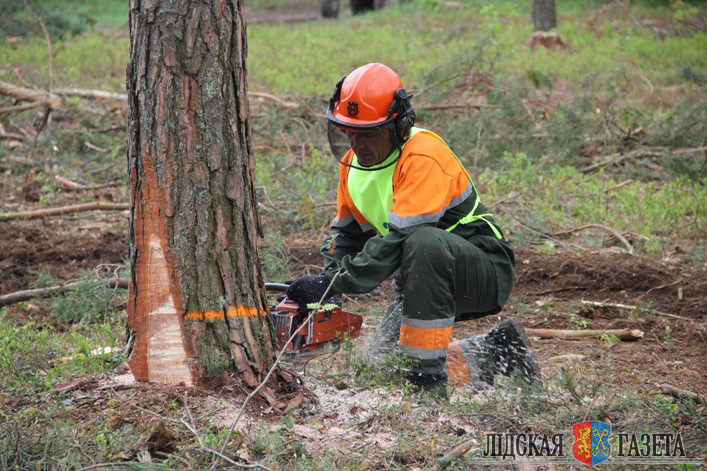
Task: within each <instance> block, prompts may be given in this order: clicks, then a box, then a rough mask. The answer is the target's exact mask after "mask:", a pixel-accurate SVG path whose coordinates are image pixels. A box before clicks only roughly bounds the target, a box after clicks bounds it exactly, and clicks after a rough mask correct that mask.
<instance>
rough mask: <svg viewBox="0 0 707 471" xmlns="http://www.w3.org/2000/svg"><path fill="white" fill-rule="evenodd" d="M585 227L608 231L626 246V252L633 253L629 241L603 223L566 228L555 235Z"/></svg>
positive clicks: (581, 229)
mask: <svg viewBox="0 0 707 471" xmlns="http://www.w3.org/2000/svg"><path fill="white" fill-rule="evenodd" d="M585 229H601V230H602V231H605V232H608V233H609V234H611V235H613V236H614V237H616V238H617V239H619V241H621V243H622V244H624V245H625V246H626V249H627V250H628V253H630V254H633V246H632V245H631V244H630V243H629V241H628V240H626V238H625V237H624V236H622V235H621V234H619V233H618V232H616V231H615V230H613V229H612V228H610V227H607V226H605V225H603V224H585V225H583V226H579V227H573V228H571V229H566V230H564V231H560V232H555V235H556V236H557V235H565V234H572V233H573V232H579V231H583V230H585Z"/></svg>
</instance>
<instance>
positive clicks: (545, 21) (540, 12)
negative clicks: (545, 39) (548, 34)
mask: <svg viewBox="0 0 707 471" xmlns="http://www.w3.org/2000/svg"><path fill="white" fill-rule="evenodd" d="M533 26H534V27H535V31H550V30H551V29H552V28H554V27H556V26H557V11H556V9H555V0H533Z"/></svg>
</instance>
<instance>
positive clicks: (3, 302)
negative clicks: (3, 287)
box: [0, 278, 130, 306]
mask: <svg viewBox="0 0 707 471" xmlns="http://www.w3.org/2000/svg"><path fill="white" fill-rule="evenodd" d="M129 282H130V280H128V279H127V278H118V279H117V280H116V279H112V280H106V281H104V283H105V284H106V285H107V286H108V287H109V288H124V289H127V288H128V284H129ZM79 284H80V282H74V283H67V284H64V285H59V286H51V287H49V288H37V289H28V290H24V291H16V292H14V293H9V294H4V295H2V296H0V306H7V305H10V304H14V303H19V302H22V301H28V300H30V299H36V298H48V297H51V296H55V295H57V294H61V293H66V292H67V291H71V290H72V289H74V288H76V287H77V286H78V285H79Z"/></svg>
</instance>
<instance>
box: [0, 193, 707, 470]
mask: <svg viewBox="0 0 707 471" xmlns="http://www.w3.org/2000/svg"><path fill="white" fill-rule="evenodd" d="M19 187H22V185H19V186H18V188H19ZM6 188H7V187H6ZM29 194H31V192H30V193H29ZM22 195H24V197H26V196H27V195H28V193H27V189H26V187H25V188H20V190H19V191H18V193H17V197H18V198H19V197H23V196H22ZM102 196H104V197H105V196H106V193H105V192H104V194H103V195H102ZM126 222H127V214H125V213H118V214H110V213H103V214H94V215H93V216H83V217H82V218H81V219H80V220H79V221H76V220H72V221H67V220H66V219H65V218H47V219H46V220H44V221H41V220H40V221H26V222H11V223H5V224H4V229H7V230H3V231H1V232H0V251H1V252H2V253H3V265H4V266H3V273H4V275H3V278H2V281H1V282H0V292H2V293H7V292H11V291H15V290H19V289H22V288H24V287H27V286H28V285H29V283H30V281H31V280H32V279H34V278H36V272H34V271H33V269H35V268H36V267H38V266H41V267H43V268H44V269H46V270H51V271H52V272H53V273H55V274H57V275H59V276H60V277H61V279H64V280H70V279H75V278H77V277H79V273H80V270H82V269H93V268H95V267H97V266H100V265H102V264H108V265H115V264H118V265H119V264H121V263H123V261H124V259H125V257H126V256H127V251H128V245H127V234H126V233H125V231H124V228H125V224H126ZM317 236H319V234H314V233H311V232H306V233H300V234H297V235H295V236H293V237H292V239H291V240H293V243H292V246H291V247H289V250H290V253H291V256H292V259H293V263H294V265H295V270H297V269H299V270H301V271H302V272H304V271H307V270H312V269H313V268H314V267H316V266H317V265H319V264H320V263H321V262H320V260H319V254H318V244H315V243H312V242H311V241H312V240H313V239H315V238H316V237H317ZM676 255H679V254H676ZM516 256H517V268H518V272H517V281H516V285H515V288H514V291H513V295H512V297H511V299H510V302H509V303H508V305H507V306H506V307H505V309H504V310H503V312H501V313H500V314H499V315H496V316H491V317H488V318H484V319H481V320H476V321H466V322H461V323H458V324H457V325H456V326H455V329H454V334H453V336H454V337H455V338H457V339H461V338H466V337H468V336H471V335H476V334H480V333H483V332H484V331H486V330H487V329H488V328H490V327H491V326H493V325H494V324H495V323H497V322H499V321H500V320H502V319H505V318H508V317H510V316H514V317H516V318H518V319H520V320H521V322H522V323H523V325H524V326H525V327H526V328H551V329H623V328H628V329H640V330H642V331H643V332H644V338H643V339H641V340H639V341H635V342H621V341H612V340H610V339H608V338H605V339H585V340H560V339H553V340H541V339H539V338H536V337H533V336H531V337H530V342H531V347H532V349H533V351H534V352H535V354H536V356H537V358H538V360H539V362H540V364H541V367H542V374H543V381H544V383H545V385H546V386H547V390H546V392H545V393H542V394H540V395H539V396H541V397H543V399H542V400H543V401H547V402H548V403H550V405H549V406H548V404H547V403H546V404H544V406H543V407H539V406H537V405H533V404H531V403H532V401H528V400H527V399H526V400H523V399H521V398H519V397H518V396H519V395H520V394H521V393H520V391H521V388H520V387H518V384H517V382H513V381H511V380H505V381H503V380H502V381H500V384H499V386H498V388H497V389H489V390H485V391H471V390H463V389H462V390H456V391H453V392H452V395H451V403H450V405H447V406H445V407H439V404H437V403H435V402H433V401H432V402H431V401H429V400H425V399H419V398H416V397H415V396H412V395H410V394H409V393H406V392H405V390H404V388H403V389H401V386H400V384H394V383H393V384H385V383H384V382H382V381H381V380H378V381H375V380H373V381H371V380H366V378H365V376H364V377H363V378H364V380H363V381H361V378H360V374H358V373H360V371H359V372H358V373H357V371H356V368H357V366H356V365H357V364H356V361H355V360H356V359H357V358H359V357H360V356H361V355H362V353H363V351H364V350H365V346H366V344H367V342H368V340H369V339H370V337H371V335H372V333H373V331H374V330H375V328H376V326H377V321H378V320H379V318H380V314H381V313H382V311H383V309H384V308H385V305H386V304H387V303H388V302H390V301H391V300H392V299H393V291H392V288H390V286H389V283H388V282H386V283H384V285H382V287H381V288H379V289H377V290H376V291H374V292H373V293H371V294H369V295H365V296H356V297H353V298H348V299H346V300H345V305H344V307H345V309H347V310H349V311H351V312H362V313H364V315H365V320H364V328H363V335H362V336H361V337H360V338H358V339H356V340H354V341H352V342H353V345H349V346H348V347H345V348H344V349H342V350H341V351H340V352H339V353H337V354H335V355H328V356H326V357H324V358H318V359H315V360H312V361H310V362H309V363H308V364H306V365H304V366H303V365H301V364H295V365H285V366H286V368H287V370H288V371H290V372H292V373H294V374H295V375H296V376H297V377H298V378H299V380H300V381H301V382H302V383H303V385H304V388H305V391H306V393H304V394H303V393H300V394H298V395H296V396H293V397H289V398H288V399H289V401H290V404H291V407H290V409H291V411H289V413H288V414H287V415H286V416H284V417H283V416H282V415H278V414H277V413H276V412H275V411H273V410H272V408H271V407H268V405H267V403H266V402H264V401H262V400H256V401H253V402H252V403H251V405H250V407H249V408H248V410H247V411H246V414H245V415H244V417H243V418H242V419H241V420H240V421H239V423H238V425H237V427H236V435H235V438H234V439H232V442H231V444H230V445H229V449H231V450H237V452H236V453H235V456H239V457H240V458H241V459H245V460H255V459H262V458H264V457H268V458H269V459H271V460H272V459H276V460H277V458H272V456H273V453H274V454H275V455H276V456H277V454H278V453H282V454H283V455H284V456H281V457H280V458H279V461H280V462H286V461H287V460H286V458H287V455H288V454H294V455H295V456H296V454H297V453H300V454H302V453H304V454H307V455H308V456H310V459H311V460H312V462H313V463H316V462H318V461H317V460H318V459H325V458H324V457H326V460H329V461H322V463H332V465H334V464H336V463H340V465H341V466H342V467H343V468H346V467H348V466H351V464H352V463H355V462H358V461H357V459H360V463H368V464H369V465H370V466H371V468H370V469H378V467H382V468H383V467H385V468H391V467H392V468H396V467H401V468H405V469H410V468H414V467H416V466H423V468H424V466H425V464H427V465H432V464H434V461H433V460H434V458H435V457H436V458H439V456H441V455H442V454H443V453H444V452H445V447H447V448H449V447H450V445H449V443H455V442H458V441H463V440H469V439H474V438H476V439H477V442H478V443H477V442H474V443H476V448H478V447H481V448H482V449H483V446H484V445H485V441H484V438H483V434H484V433H491V432H494V431H499V430H519V431H526V432H536V433H558V432H559V433H569V429H563V428H562V426H563V425H561V424H564V423H566V422H567V420H570V422H571V420H574V421H576V422H579V421H581V419H583V418H584V417H586V416H588V415H590V413H591V414H592V415H593V413H592V409H595V410H599V411H601V412H600V414H599V415H600V416H601V417H602V418H603V420H604V421H606V422H608V423H612V424H614V427H616V428H617V429H618V428H619V427H626V428H628V429H630V430H638V428H637V426H638V424H642V425H641V426H642V427H644V428H645V427H647V426H648V425H646V424H648V423H652V422H651V421H652V420H653V418H650V415H649V414H648V412H647V410H648V411H650V410H651V409H652V410H654V411H655V410H656V409H657V410H658V412H655V414H656V415H658V416H659V415H661V412H660V411H662V409H661V408H665V407H674V408H675V410H674V411H673V413H672V415H669V417H670V418H669V419H668V422H667V423H664V424H663V425H662V426H665V425H668V426H670V427H673V428H674V429H675V430H678V431H681V430H691V431H694V432H696V433H697V436H698V437H699V436H700V435H701V434H703V433H704V428H701V427H704V414H705V411H704V406H702V407H701V408H699V407H698V408H696V409H695V407H696V406H697V405H696V404H690V402H691V401H689V400H688V401H686V402H685V401H678V400H675V402H672V399H671V398H666V397H662V398H661V397H659V396H657V395H656V391H657V390H658V385H659V384H664V383H667V384H670V385H673V386H675V387H678V388H680V389H683V390H687V391H692V392H696V393H699V394H704V392H705V391H707V374H706V373H707V355H705V344H706V341H707V327H706V324H705V313H706V312H707V276H706V270H705V267H704V266H695V265H694V264H691V263H689V262H684V261H680V259H679V258H677V257H675V258H672V259H664V260H656V259H654V258H651V257H648V256H637V255H629V254H627V253H624V252H621V251H619V250H597V251H591V252H586V253H577V252H573V251H560V252H557V253H553V254H546V253H541V252H539V251H537V250H536V249H535V248H523V249H520V250H518V251H517V254H516ZM298 264H299V265H298ZM273 281H281V280H273ZM678 293H682V294H681V295H679V294H678ZM583 301H596V302H601V303H609V304H611V303H614V304H623V305H629V306H635V307H636V308H637V309H635V310H630V309H625V308H624V309H621V308H616V307H595V306H590V305H586V304H583ZM48 311H49V309H48V308H47V302H46V301H33V302H29V303H20V304H15V305H11V306H9V307H8V309H7V313H6V316H7V318H8V319H13V320H14V321H16V322H20V323H22V322H28V321H30V320H32V321H34V322H35V323H36V324H37V325H53V326H54V328H56V329H62V328H63V327H62V325H61V324H59V323H57V322H56V321H55V319H53V318H52V317H51V316H49V315H48ZM676 316H677V317H676ZM118 347H119V348H120V345H119V346H118ZM63 356H64V355H63V354H62V353H61V352H57V357H63ZM52 361H61V360H56V359H52ZM359 367H360V364H359ZM568 375H569V376H568ZM572 377H576V378H575V379H574V380H572V379H568V378H572ZM558 378H563V380H564V381H570V383H571V382H572V381H576V384H564V383H562V384H559V383H561V381H560V380H558ZM522 394H527V395H528V397H538V393H537V391H535V392H527V391H524V392H523V393H522ZM244 397H245V395H244V392H243V391H242V390H241V389H240V387H239V386H238V383H232V384H222V385H220V387H219V388H217V389H213V388H209V389H203V388H180V387H176V388H174V387H164V386H157V385H150V384H143V383H136V382H135V381H134V379H133V378H132V375H131V374H130V372H129V370H128V369H127V367H126V366H125V364H123V365H114V366H113V367H112V368H109V369H108V370H106V371H105V372H104V373H102V374H99V373H93V374H88V375H85V376H82V377H79V378H77V379H74V380H72V381H69V382H68V383H61V384H57V385H54V387H53V389H52V390H50V391H49V392H45V393H42V394H39V395H37V396H36V397H34V398H31V399H28V398H27V397H26V396H17V397H14V398H13V397H10V396H7V395H4V394H0V403H3V406H4V407H7V408H9V409H10V410H16V411H20V410H26V409H27V408H28V407H30V408H37V409H43V408H47V407H48V404H50V403H52V402H53V401H56V400H59V399H60V400H61V401H62V403H63V404H64V406H66V407H65V411H64V412H62V413H59V414H58V416H57V417H55V418H54V420H58V418H59V417H61V418H62V420H70V421H71V422H72V423H73V424H74V425H73V426H74V427H82V428H85V429H92V427H94V426H95V424H96V422H97V421H98V422H100V423H103V424H105V425H103V427H105V428H107V430H109V431H115V430H120V429H121V428H124V427H127V426H130V425H131V424H132V426H133V427H135V428H139V426H140V425H142V426H143V430H142V435H140V438H139V439H138V440H137V441H136V442H133V443H131V444H130V446H127V447H126V446H123V447H122V448H121V451H120V452H119V453H117V454H116V455H115V458H117V459H125V460H128V459H134V458H136V457H139V456H142V458H143V459H144V457H145V455H140V453H141V452H142V453H143V454H144V452H145V450H147V451H149V453H151V456H153V457H155V458H165V457H168V456H169V455H170V454H175V455H179V454H180V449H181V448H182V447H184V446H185V444H186V443H189V441H190V440H192V441H193V436H191V435H190V434H189V433H188V432H187V431H186V430H185V428H184V427H181V428H180V427H177V426H176V425H175V424H179V421H180V420H184V419H183V418H184V417H191V420H192V421H193V422H192V423H191V425H192V426H193V427H195V428H196V429H198V430H201V431H202V432H204V430H205V431H206V432H204V433H206V434H207V435H209V434H212V435H213V436H214V437H217V438H223V434H224V430H227V429H228V428H229V427H230V426H231V425H232V424H233V420H234V419H235V417H236V415H237V412H238V410H239V409H240V404H241V403H242V401H243V398H244ZM627 400H630V401H631V402H630V404H632V407H633V408H634V410H633V411H631V406H627V405H626V403H625V402H626V401H627ZM619 404H621V406H619ZM636 404H646V405H647V406H646V407H648V409H647V410H643V407H638V406H636ZM470 405H471V406H470ZM469 407H471V408H472V410H473V412H470V411H469V410H468V408H469ZM520 407H525V408H527V410H526V411H524V412H523V413H519V412H518V410H517V408H520ZM538 407H539V409H538ZM563 407H565V408H568V410H569V409H572V410H573V411H574V412H573V413H571V414H570V416H571V417H575V419H568V418H566V417H565V418H562V419H559V418H558V413H559V410H560V409H561V408H563ZM486 408H489V409H490V410H491V411H492V412H487V413H484V409H486ZM627 408H628V411H627ZM459 409H461V410H459ZM514 410H515V411H514ZM689 410H692V411H693V413H694V414H696V415H695V416H692V417H691V416H690V414H689V413H688V412H687V411H689ZM185 411H186V412H185ZM577 411H579V413H580V414H581V413H584V417H579V416H576V415H573V414H576V413H577ZM185 414H186V415H185ZM634 414H635V415H638V416H639V417H640V419H639V420H636V417H634ZM146 415H147V417H146ZM538 416H539V417H542V418H544V420H541V419H540V418H539V417H538ZM206 417H208V421H207V420H206V419H205V418H206ZM629 417H631V419H629ZM414 420H423V421H425V423H429V424H431V425H430V426H431V427H432V428H431V429H430V430H432V431H435V433H433V434H432V435H430V433H429V430H428V433H423V434H422V436H423V437H425V438H424V439H423V438H420V437H418V438H415V437H414V435H415V434H412V435H413V437H407V438H406V437H405V433H406V432H405V429H406V427H407V426H408V424H412V423H413V422H412V421H414ZM632 420H633V421H632ZM175 421H176V422H175ZM145 424H149V426H148V427H147V429H145ZM693 427H694V428H693ZM700 428H701V430H700ZM450 433H451V434H452V439H451V441H450V438H449V437H448V436H447V437H446V438H440V437H439V436H438V435H440V434H450ZM454 435H456V438H455V436H454ZM435 436H437V438H434V437H435ZM702 436H703V435H702ZM405 439H409V440H410V441H409V443H407V444H404V445H403V446H401V440H405ZM213 440H214V441H213V442H212V443H218V441H217V440H216V439H213ZM416 440H417V441H416ZM425 440H428V441H429V440H432V442H431V443H428V442H426V441H425ZM435 440H437V441H436V442H435ZM414 443H418V445H417V447H416V446H413V444H414ZM419 443H423V444H424V445H425V446H426V447H427V448H426V449H419V446H421V445H420V444H419ZM233 446H235V448H232V447H233ZM337 450H338V451H337ZM446 451H449V450H446ZM181 452H183V450H182V451H181ZM352 453H353V454H352ZM182 456H186V457H187V458H188V457H189V456H190V455H189V453H188V452H186V455H184V454H182ZM469 456H470V457H468V458H467V461H466V464H464V463H465V462H464V461H463V460H462V461H460V462H459V463H458V466H462V467H461V468H459V469H465V468H463V466H470V465H473V463H474V461H473V459H472V458H471V456H472V455H469ZM356 457H359V458H356ZM477 457H478V456H477ZM175 459H176V458H175ZM283 460H285V461H283ZM337 460H338V461H337ZM271 462H272V461H271ZM313 466H315V467H314V468H312V469H326V468H325V467H323V468H317V467H316V466H317V465H316V464H315V465H313ZM321 466H327V465H325V464H321ZM337 466H338V465H337ZM283 469H284V468H283Z"/></svg>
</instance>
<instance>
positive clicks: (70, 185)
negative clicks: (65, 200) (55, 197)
mask: <svg viewBox="0 0 707 471" xmlns="http://www.w3.org/2000/svg"><path fill="white" fill-rule="evenodd" d="M54 180H55V181H56V183H57V185H59V187H60V188H61V189H63V190H69V191H80V190H100V189H103V188H110V187H113V186H120V185H122V184H123V183H122V182H112V183H103V184H101V185H84V184H83V183H77V182H75V181H73V180H69V179H68V178H65V177H62V176H61V175H56V176H54Z"/></svg>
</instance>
